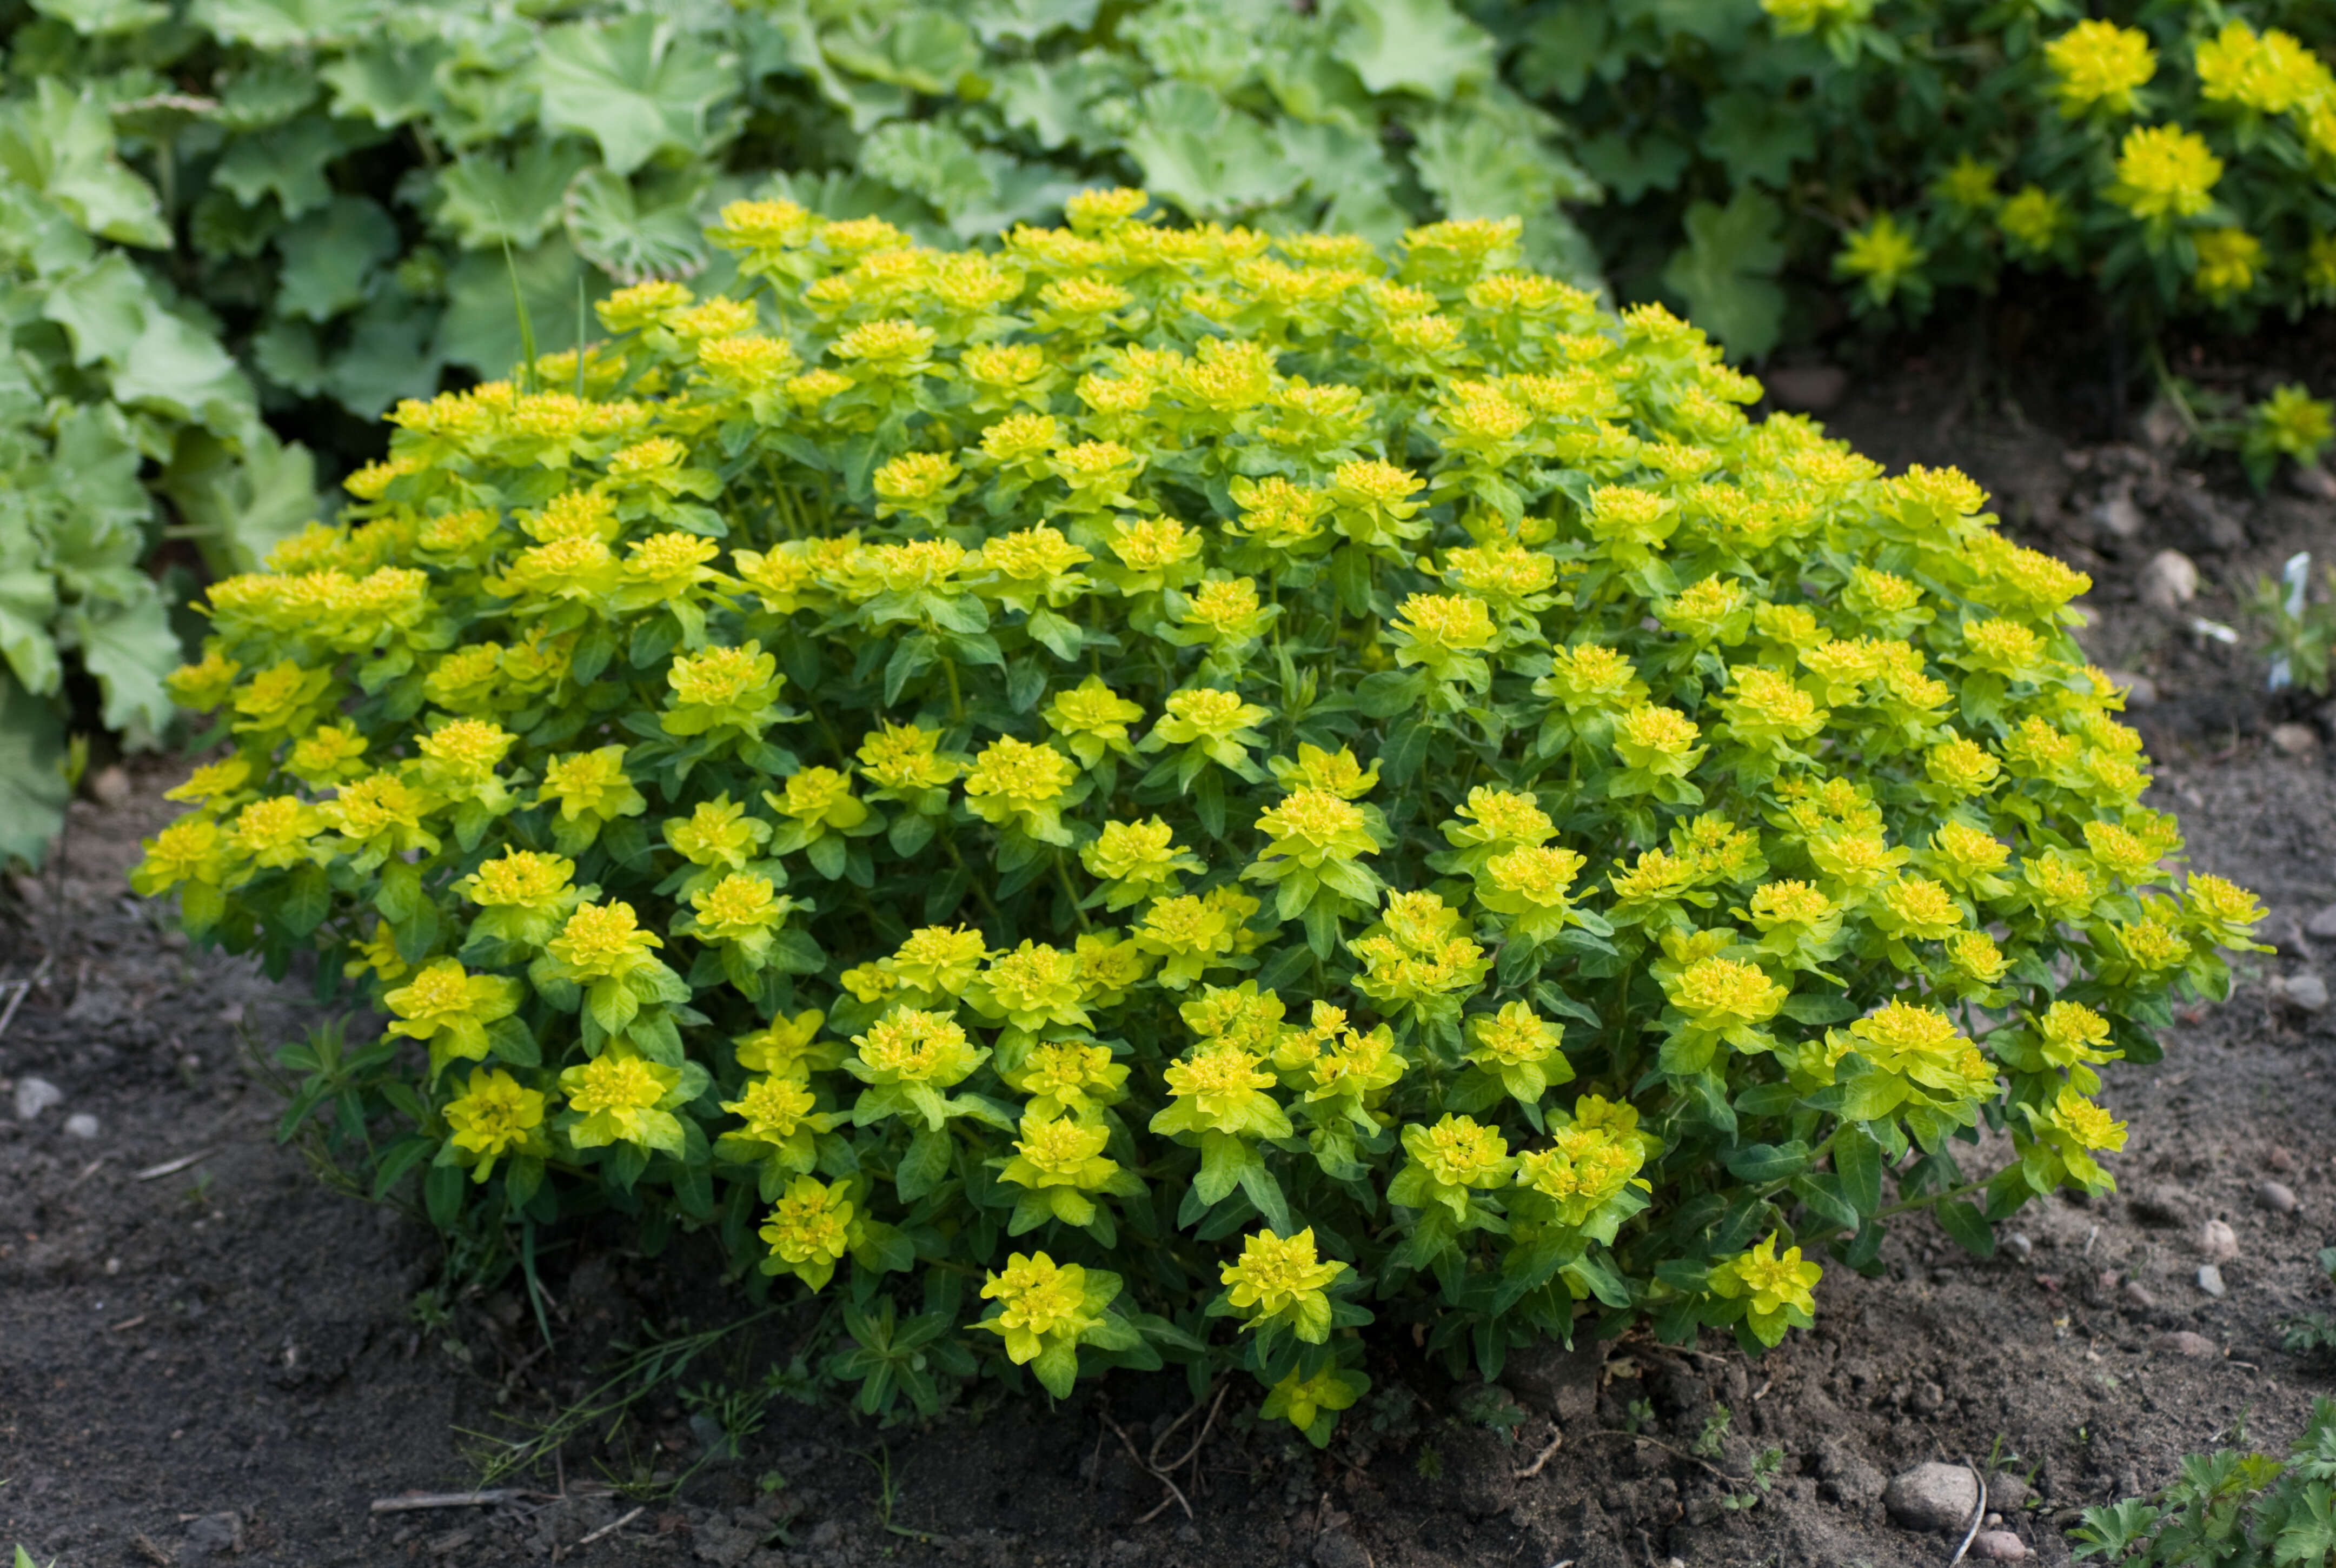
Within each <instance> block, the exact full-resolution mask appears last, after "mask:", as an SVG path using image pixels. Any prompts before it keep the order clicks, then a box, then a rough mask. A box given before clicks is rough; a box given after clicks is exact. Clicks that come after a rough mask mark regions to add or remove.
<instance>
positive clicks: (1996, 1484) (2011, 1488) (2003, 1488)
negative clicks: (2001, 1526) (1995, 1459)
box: [1987, 1475, 2028, 1514]
mask: <svg viewBox="0 0 2336 1568" xmlns="http://www.w3.org/2000/svg"><path fill="white" fill-rule="evenodd" d="M1987 1500H1988V1503H1989V1505H1990V1506H1992V1507H1997V1508H2000V1509H2002V1510H2003V1511H2004V1512H2005V1513H2007V1514H2017V1513H2018V1512H2019V1511H2020V1509H2021V1508H2023V1507H2025V1506H2026V1505H2027V1503H2028V1483H2027V1482H2025V1481H2022V1480H2021V1479H2020V1477H2019V1476H2017V1475H1998V1476H1997V1477H1996V1478H1995V1479H1994V1480H1992V1481H1990V1482H1989V1483H1988V1484H1987Z"/></svg>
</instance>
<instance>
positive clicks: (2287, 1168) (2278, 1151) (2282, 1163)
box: [2263, 1144, 2295, 1175]
mask: <svg viewBox="0 0 2336 1568" xmlns="http://www.w3.org/2000/svg"><path fill="white" fill-rule="evenodd" d="M2263 1164H2266V1165H2269V1166H2270V1167H2271V1168H2272V1169H2273V1170H2274V1171H2277V1172H2279V1173H2280V1174H2282V1175H2285V1174H2288V1173H2290V1172H2292V1171H2293V1170H2294V1169H2295V1156H2294V1155H2293V1154H2289V1153H2288V1152H2287V1150H2286V1149H2285V1148H2283V1147H2282V1146H2281V1145H2280V1144H2273V1145H2272V1146H2271V1147H2270V1149H2269V1150H2267V1151H2265V1153H2264V1154H2263Z"/></svg>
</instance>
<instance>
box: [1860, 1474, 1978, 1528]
mask: <svg viewBox="0 0 2336 1568" xmlns="http://www.w3.org/2000/svg"><path fill="white" fill-rule="evenodd" d="M1882 1505H1883V1507H1884V1508H1887V1509H1888V1510H1889V1511H1890V1516H1891V1517H1892V1518H1893V1519H1895V1520H1896V1521H1898V1523H1899V1524H1903V1525H1905V1526H1906V1527H1907V1528H1908V1529H1910V1530H1961V1529H1962V1528H1964V1527H1965V1526H1966V1525H1968V1524H1970V1523H1971V1514H1972V1513H1973V1511H1974V1510H1976V1509H1977V1508H1978V1507H1979V1477H1978V1476H1976V1475H1972V1474H1971V1472H1970V1471H1969V1470H1967V1469H1965V1468H1964V1467H1963V1466H1961V1465H1942V1464H1939V1463H1938V1462H1937V1461H1935V1460H1933V1461H1932V1462H1931V1463H1930V1464H1927V1465H1917V1466H1914V1467H1913V1469H1912V1470H1907V1471H1903V1472H1901V1473H1900V1474H1899V1475H1895V1476H1893V1477H1892V1478H1891V1482H1890V1485H1889V1486H1888V1488H1887V1489H1885V1490H1884V1491H1883V1494H1882Z"/></svg>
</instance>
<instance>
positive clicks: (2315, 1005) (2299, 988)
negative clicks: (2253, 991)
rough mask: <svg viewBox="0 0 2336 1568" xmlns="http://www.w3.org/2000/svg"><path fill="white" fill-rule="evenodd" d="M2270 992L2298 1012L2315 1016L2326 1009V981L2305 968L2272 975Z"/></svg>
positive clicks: (2276, 998) (2277, 999)
mask: <svg viewBox="0 0 2336 1568" xmlns="http://www.w3.org/2000/svg"><path fill="white" fill-rule="evenodd" d="M2271 994H2272V998H2273V1000H2274V1001H2278V1002H2282V1003H2284V1004H2285V1005H2286V1006H2288V1007H2291V1008H2294V1009H2295V1010H2296V1011H2297V1012H2299V1013H2306V1014H2311V1015H2313V1016H2317V1015H2319V1014H2321V1013H2324V1012H2326V1011H2327V1010H2328V982H2327V981H2326V980H2323V979H2321V978H2320V977H2319V976H2318V975H2316V974H2313V973H2312V971H2311V970H2310V969H2305V970H2303V971H2302V973H2300V974H2292V975H2273V977H2272V981H2271Z"/></svg>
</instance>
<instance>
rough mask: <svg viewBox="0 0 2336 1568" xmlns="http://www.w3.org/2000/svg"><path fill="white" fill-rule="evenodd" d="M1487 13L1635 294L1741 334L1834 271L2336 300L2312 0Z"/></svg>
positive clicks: (2213, 309) (2143, 293)
mask: <svg viewBox="0 0 2336 1568" xmlns="http://www.w3.org/2000/svg"><path fill="white" fill-rule="evenodd" d="M1484 14H1485V15H1494V16H1496V17H1497V20H1496V21H1494V23H1493V25H1494V26H1495V27H1496V28H1497V29H1498V30H1499V32H1500V34H1501V36H1502V39H1503V42H1504V45H1505V46H1506V47H1507V48H1509V49H1510V50H1511V51H1512V52H1513V53H1512V54H1510V56H1509V62H1510V63H1509V65H1508V68H1507V69H1508V74H1509V77H1510V79H1511V80H1512V81H1513V82H1514V83H1515V84H1516V85H1517V86H1518V87H1519V89H1520V90H1521V91H1523V92H1525V93H1531V94H1533V95H1535V96H1537V97H1539V98H1540V99H1541V100H1542V101H1543V102H1546V103H1547V104H1548V105H1549V106H1550V107H1551V108H1552V110H1553V111H1554V112H1557V113H1559V114H1562V116H1563V117H1564V118H1565V119H1566V120H1567V122H1569V123H1570V124H1571V125H1572V127H1573V128H1574V130H1575V131H1576V133H1577V135H1578V136H1579V137H1580V138H1581V140H1580V141H1579V142H1578V144H1577V146H1576V149H1575V151H1576V155H1577V156H1578V157H1579V158H1580V160H1581V161H1582V165H1583V167H1584V168H1586V169H1587V170H1589V171H1590V172H1591V175H1593V176H1594V177H1595V178H1597V179H1598V180H1600V181H1601V183H1602V184H1603V185H1604V186H1605V188H1606V190H1607V191H1608V193H1609V196H1610V200H1609V201H1608V203H1607V205H1606V206H1605V207H1604V208H1602V209H1599V210H1597V211H1596V212H1594V213H1592V214H1591V218H1590V229H1591V234H1592V236H1593V238H1594V239H1596V241H1597V244H1598V248H1599V250H1600V252H1601V256H1602V257H1604V258H1605V259H1606V260H1607V262H1608V264H1609V266H1610V267H1611V268H1613V269H1614V271H1615V273H1616V275H1617V278H1618V281H1619V282H1620V283H1621V287H1623V289H1624V291H1625V292H1626V293H1630V294H1634V295H1650V294H1653V293H1656V292H1658V291H1660V292H1661V293H1662V294H1663V295H1665V296H1666V297H1670V298H1674V299H1678V300H1683V301H1684V302H1685V304H1686V306H1687V307H1688V310H1689V315H1690V316H1691V317H1692V318H1693V319H1694V320H1696V321H1698V322H1699V323H1701V324H1702V325H1704V326H1706V327H1708V329H1709V330H1711V331H1712V332H1713V333H1715V334H1716V335H1717V336H1719V337H1720V338H1721V339H1722V340H1723V341H1724V342H1726V343H1727V344H1728V346H1729V347H1730V348H1731V349H1732V350H1734V351H1736V352H1737V353H1740V354H1749V355H1757V354H1761V353H1764V352H1766V350H1767V348H1768V347H1769V346H1772V345H1774V344H1776V342H1778V341H1779V340H1780V339H1781V338H1782V337H1783V336H1786V335H1788V334H1790V333H1791V332H1793V331H1794V330H1795V327H1796V324H1797V325H1798V326H1799V328H1800V330H1803V331H1806V329H1807V324H1808V323H1809V322H1811V321H1812V320H1813V319H1814V314H1815V309H1816V308H1817V303H1818V302H1817V300H1816V299H1815V288H1825V287H1829V286H1830V285H1831V284H1833V283H1841V284H1846V285H1847V286H1848V287H1849V288H1850V289H1851V291H1852V300H1853V303H1854V306H1855V307H1856V308H1858V309H1859V310H1860V311H1871V312H1883V313H1887V314H1889V315H1891V316H1893V317H1898V318H1900V319H1904V318H1907V317H1915V316H1919V315H1921V314H1922V312H1923V311H1924V310H1925V309H1926V308H1927V307H1928V305H1929V303H1930V301H1931V299H1932V297H1933V295H1934V293H1935V292H1936V291H1938V290H1941V289H1950V288H1962V289H1978V290H1981V291H1990V290H1992V289H1993V288H1994V287H1996V284H1997V282H1998V280H1999V279H2000V278H2001V277H2002V276H2003V275H2004V274H2005V273H2006V272H2008V271H2012V270H2028V271H2033V272H2044V273H2066V274H2069V275H2074V276H2092V277H2097V278H2098V281H2099V284H2100V286H2101V287H2103V288H2104V289H2105V290H2106V291H2107V294H2108V296H2109V297H2110V299H2111V301H2112V303H2113V304H2114V305H2115V307H2117V309H2118V310H2119V311H2121V312H2122V313H2123V314H2124V316H2125V317H2127V320H2128V321H2129V322H2133V323H2136V324H2139V325H2143V326H2147V325H2149V324H2152V323H2156V322H2159V321H2162V320H2164V319H2166V317H2168V316H2170V315H2173V314H2177V313H2181V314H2194V313H2195V314H2203V315H2208V316H2214V317H2221V318H2222V319H2224V320H2234V321H2237V322H2240V323H2243V324H2244V323H2245V322H2248V321H2251V320H2252V319H2253V317H2255V315H2256V314H2257V313H2258V312H2260V311H2263V310H2274V311H2279V312H2283V313H2285V314H2287V315H2290V316H2292V315H2294V314H2296V313H2298V312H2300V311H2302V309H2304V308H2306V307H2310V306H2313V305H2320V306H2325V305H2328V304H2331V303H2336V198H2331V190H2336V186H2331V181H2330V172H2331V170H2336V75H2331V71H2330V69H2329V67H2328V65H2327V63H2326V62H2325V61H2323V60H2322V59H2321V57H2320V56H2319V54H2316V53H2315V52H2314V50H2313V48H2312V44H2314V43H2315V42H2317V41H2318V40H2319V39H2321V37H2322V36H2323V34H2324V31H2325V24H2324V21H2322V20H2321V18H2320V16H2319V15H2318V14H2317V12H2316V10H2315V8H2314V7H2313V6H2312V5H2310V4H2307V3H2305V0H2265V3H2260V4H2245V5H2216V6H2211V7H2205V6H2166V5H2140V4H2134V3H2122V4H2117V5H2109V6H2107V7H2101V6H2093V7H2082V6H2077V5H2068V4H2064V3H2060V0H2052V3H2049V4H2044V5H1998V4H1994V3H1992V0H1942V3H1939V4H1930V5H1919V6H1897V7H1877V6H1875V5H1873V4H1872V3H1871V0H1762V5H1761V6H1760V7H1759V8H1758V9H1755V8H1754V7H1753V6H1751V5H1611V4H1605V3H1603V0H1543V3H1542V4H1537V5H1519V6H1514V7H1503V8H1486V10H1485V12H1484ZM1796 283H1797V284H1798V285H1799V287H1801V289H1802V292H1801V294H1800V296H1799V297H1798V298H1797V300H1796V298H1795V297H1793V296H1792V295H1790V294H1788V291H1787V290H1788V287H1789V286H1791V285H1794V284H1796ZM1811 286H1815V288H1812V287H1811Z"/></svg>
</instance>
